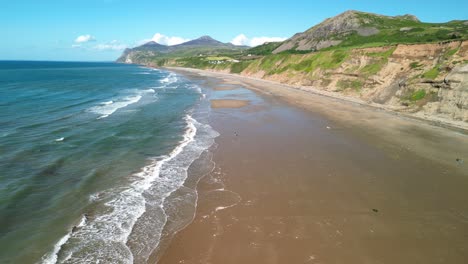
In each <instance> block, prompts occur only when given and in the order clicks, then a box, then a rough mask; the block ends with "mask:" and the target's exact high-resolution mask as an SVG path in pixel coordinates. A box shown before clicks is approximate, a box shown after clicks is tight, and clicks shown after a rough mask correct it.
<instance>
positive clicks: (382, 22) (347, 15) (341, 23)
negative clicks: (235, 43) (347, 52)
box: [273, 10, 468, 53]
mask: <svg viewBox="0 0 468 264" xmlns="http://www.w3.org/2000/svg"><path fill="white" fill-rule="evenodd" d="M467 38H468V21H466V20H465V21H451V22H448V23H424V22H421V21H419V20H418V19H417V18H416V17H415V16H413V15H403V16H394V17H391V16H383V15H378V14H372V13H365V12H359V11H353V10H351V11H347V12H344V13H342V14H339V15H337V16H335V17H333V18H329V19H326V20H325V21H323V22H322V23H320V24H318V25H316V26H314V27H312V28H310V29H308V30H306V31H305V32H303V33H297V34H295V35H294V36H293V37H291V38H290V39H288V40H286V41H284V42H283V43H282V45H280V46H279V47H278V48H277V49H275V50H274V51H273V53H280V52H284V51H317V50H321V49H326V48H330V47H373V46H385V45H392V44H414V43H428V42H437V41H443V40H449V39H451V40H456V39H467Z"/></svg>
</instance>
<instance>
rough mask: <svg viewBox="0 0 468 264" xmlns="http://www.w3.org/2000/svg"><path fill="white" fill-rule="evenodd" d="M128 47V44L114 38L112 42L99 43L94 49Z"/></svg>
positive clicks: (115, 49) (116, 49) (120, 48)
mask: <svg viewBox="0 0 468 264" xmlns="http://www.w3.org/2000/svg"><path fill="white" fill-rule="evenodd" d="M126 48H127V45H125V44H122V43H120V42H119V41H117V40H112V41H111V42H108V43H101V44H97V45H96V46H94V47H93V49H96V50H114V51H119V50H124V49H126Z"/></svg>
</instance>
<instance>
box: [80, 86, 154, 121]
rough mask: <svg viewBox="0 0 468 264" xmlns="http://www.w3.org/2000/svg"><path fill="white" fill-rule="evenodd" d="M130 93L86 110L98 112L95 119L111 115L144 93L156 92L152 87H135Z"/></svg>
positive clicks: (137, 100)
mask: <svg viewBox="0 0 468 264" xmlns="http://www.w3.org/2000/svg"><path fill="white" fill-rule="evenodd" d="M131 93H132V95H127V96H124V97H121V98H118V99H114V100H109V101H105V102H101V103H99V104H98V105H96V106H93V107H91V108H89V109H88V110H87V111H88V112H91V113H95V114H99V115H100V116H99V117H98V118H97V119H102V118H106V117H108V116H110V115H112V114H113V113H114V112H115V111H117V110H119V109H120V108H124V107H127V106H129V105H131V104H135V103H138V102H139V101H140V100H141V98H143V96H144V95H145V94H148V93H151V94H153V93H156V91H155V90H154V89H152V88H150V89H144V90H138V89H135V90H132V91H131Z"/></svg>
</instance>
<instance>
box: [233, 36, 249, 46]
mask: <svg viewBox="0 0 468 264" xmlns="http://www.w3.org/2000/svg"><path fill="white" fill-rule="evenodd" d="M231 43H232V44H234V45H238V46H246V45H247V46H250V45H249V38H247V36H246V35H244V34H240V35H238V36H237V37H235V38H234V39H233V40H231Z"/></svg>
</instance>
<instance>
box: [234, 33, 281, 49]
mask: <svg viewBox="0 0 468 264" xmlns="http://www.w3.org/2000/svg"><path fill="white" fill-rule="evenodd" d="M284 40H286V38H282V37H253V38H248V37H247V36H246V35H244V34H239V35H238V36H236V37H235V38H233V39H232V40H231V43H232V44H234V45H239V46H240V45H242V46H251V47H255V46H258V45H262V44H264V43H266V42H278V41H284Z"/></svg>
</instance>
